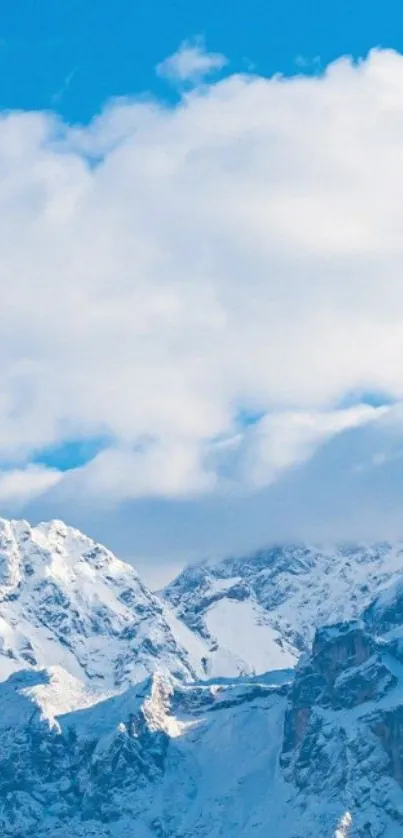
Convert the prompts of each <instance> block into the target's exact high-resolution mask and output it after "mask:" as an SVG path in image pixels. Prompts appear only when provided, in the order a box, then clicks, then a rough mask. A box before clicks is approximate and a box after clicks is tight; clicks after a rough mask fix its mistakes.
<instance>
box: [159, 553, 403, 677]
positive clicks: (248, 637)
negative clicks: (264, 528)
mask: <svg viewBox="0 0 403 838" xmlns="http://www.w3.org/2000/svg"><path fill="white" fill-rule="evenodd" d="M402 575H403V544H389V543H387V542H385V543H380V544H373V545H364V544H359V545H353V546H352V545H341V546H337V547H331V548H314V547H307V546H301V545H286V546H284V545H283V546H278V547H272V548H270V549H267V550H261V551H259V552H257V553H255V554H253V555H249V556H246V557H239V558H227V559H225V560H222V561H219V562H216V563H213V562H202V563H200V564H196V565H191V566H189V567H187V568H186V569H185V570H184V571H183V572H182V573H181V574H180V575H179V576H178V577H177V579H175V580H174V581H173V582H172V583H171V584H170V585H168V586H167V587H166V588H165V590H164V591H163V592H162V596H163V597H164V599H165V601H166V602H168V603H169V604H170V605H171V607H172V608H173V609H174V611H175V614H176V615H177V617H178V618H179V619H180V620H182V621H183V622H184V623H185V624H186V625H187V626H188V628H189V629H191V630H192V631H193V632H194V633H195V634H196V635H197V636H198V637H199V638H200V639H202V640H203V641H204V642H205V643H206V646H207V652H206V655H205V671H206V673H208V674H209V675H210V676H211V677H217V676H219V675H228V676H233V675H236V674H247V673H252V674H253V673H255V672H256V673H261V672H265V671H267V670H269V669H276V668H284V667H290V666H294V665H295V663H296V661H297V660H298V658H299V656H300V654H301V652H303V651H306V650H307V649H308V648H309V647H310V644H311V642H312V639H313V635H314V633H315V629H316V627H317V626H321V625H323V624H325V623H329V622H337V621H342V620H349V619H352V618H354V617H356V616H357V615H358V614H360V612H361V611H362V610H363V608H364V607H365V606H366V605H367V604H368V603H369V602H370V601H371V600H372V599H373V597H374V596H376V594H377V593H378V591H380V590H381V589H382V588H383V587H385V585H388V584H389V583H390V582H392V581H393V580H395V579H398V578H400V577H401V576H402Z"/></svg>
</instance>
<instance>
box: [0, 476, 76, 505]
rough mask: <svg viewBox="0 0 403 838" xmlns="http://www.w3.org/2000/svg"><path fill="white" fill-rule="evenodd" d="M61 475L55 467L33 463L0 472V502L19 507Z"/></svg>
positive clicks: (42, 491)
mask: <svg viewBox="0 0 403 838" xmlns="http://www.w3.org/2000/svg"><path fill="white" fill-rule="evenodd" d="M61 477H62V475H61V472H59V471H57V470H56V469H49V468H45V467H42V466H35V465H29V466H27V467H26V468H21V469H17V468H15V469H9V470H8V471H3V472H0V503H7V504H12V505H13V507H14V508H15V509H19V508H20V507H21V506H24V505H25V504H26V503H28V502H30V501H32V500H34V499H35V498H36V497H38V496H39V495H42V494H43V493H44V492H46V491H48V490H49V489H51V488H53V487H54V486H56V484H57V483H58V482H59V481H60V480H61Z"/></svg>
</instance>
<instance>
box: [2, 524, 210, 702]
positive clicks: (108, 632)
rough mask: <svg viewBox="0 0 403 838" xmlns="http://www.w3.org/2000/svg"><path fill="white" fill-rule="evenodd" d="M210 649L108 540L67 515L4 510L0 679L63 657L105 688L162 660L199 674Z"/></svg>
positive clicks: (160, 665)
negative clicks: (37, 517)
mask: <svg viewBox="0 0 403 838" xmlns="http://www.w3.org/2000/svg"><path fill="white" fill-rule="evenodd" d="M183 643H185V644H187V648H186V649H185V648H184V646H183ZM203 649H204V645H203V643H202V642H200V641H198V639H197V638H196V637H193V636H192V634H191V633H190V632H189V630H188V629H187V628H186V626H184V625H182V624H180V623H179V622H178V621H177V620H176V618H175V616H174V615H173V614H172V613H171V611H170V609H169V608H168V607H167V606H166V605H164V603H162V602H161V600H159V599H158V598H157V597H156V596H154V595H153V594H152V593H151V592H150V591H149V590H148V589H147V587H146V586H145V585H144V584H143V583H142V581H141V580H140V579H139V577H138V575H137V573H136V572H135V571H134V570H133V568H132V567H131V566H130V565H128V564H125V563H124V562H121V561H119V559H117V558H116V557H115V556H114V555H113V554H112V553H111V552H110V551H109V550H107V549H106V548H105V547H103V546H101V545H99V544H96V543H95V542H94V541H92V540H91V539H90V538H87V537H86V536H85V535H83V534H82V533H81V532H79V531H78V530H75V529H73V528H71V527H67V526H66V525H65V524H63V523H62V522H61V521H53V522H51V523H50V524H40V525H39V526H37V527H30V526H29V524H27V523H26V522H25V521H6V520H4V519H0V680H1V679H4V678H5V677H7V675H9V674H10V673H12V672H14V671H16V670H18V669H21V668H26V667H45V668H46V667H52V666H62V667H63V668H64V669H65V670H66V671H67V672H68V673H70V675H72V676H73V677H75V678H78V679H79V680H81V681H83V682H84V683H87V684H91V685H92V686H93V687H94V688H95V687H96V688H97V689H99V690H101V691H104V692H108V691H110V690H115V689H116V688H121V687H123V686H125V685H128V684H130V683H133V682H135V681H141V680H142V679H144V678H145V677H146V676H147V675H148V674H149V673H151V672H154V671H156V670H158V671H160V672H161V671H162V672H164V671H165V672H173V673H174V674H176V675H178V676H179V677H183V678H188V679H189V678H192V677H197V675H199V674H200V671H201V669H200V667H201V664H200V660H201V657H202V656H203Z"/></svg>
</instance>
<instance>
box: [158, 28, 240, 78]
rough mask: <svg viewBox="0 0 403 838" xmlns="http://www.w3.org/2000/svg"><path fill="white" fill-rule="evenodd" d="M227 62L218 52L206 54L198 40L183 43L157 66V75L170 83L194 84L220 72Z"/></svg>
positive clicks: (203, 46)
mask: <svg viewBox="0 0 403 838" xmlns="http://www.w3.org/2000/svg"><path fill="white" fill-rule="evenodd" d="M227 63H228V61H227V59H226V58H225V56H224V55H221V54H220V53H218V52H207V50H206V48H205V45H204V42H203V40H202V39H200V38H196V39H195V40H194V41H184V42H183V43H182V44H181V46H180V47H179V49H178V51H177V52H175V53H174V54H173V55H170V56H169V57H168V58H165V59H164V61H161V63H160V64H158V65H157V68H156V70H157V74H158V75H159V76H161V77H162V78H165V79H168V80H169V81H171V82H179V83H182V82H193V83H196V82H198V81H201V79H203V78H205V76H209V75H210V74H211V73H213V72H215V71H217V70H222V69H223V67H225V66H226V65H227Z"/></svg>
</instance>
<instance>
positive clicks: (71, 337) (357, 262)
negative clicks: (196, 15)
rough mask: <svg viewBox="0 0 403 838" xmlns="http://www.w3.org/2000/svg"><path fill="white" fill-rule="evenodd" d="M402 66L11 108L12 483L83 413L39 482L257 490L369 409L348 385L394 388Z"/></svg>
mask: <svg viewBox="0 0 403 838" xmlns="http://www.w3.org/2000/svg"><path fill="white" fill-rule="evenodd" d="M183 72H185V71H184V70H182V73H183ZM402 83H403V58H402V57H401V56H400V55H398V54H396V53H394V52H390V51H375V52H373V53H372V54H371V55H370V56H369V57H368V58H367V59H366V60H364V61H362V62H360V63H358V64H357V63H352V62H351V61H349V60H347V59H343V60H340V61H338V62H336V63H335V64H333V65H331V66H330V67H329V68H328V69H327V71H326V72H325V73H324V74H323V75H322V76H316V77H303V76H299V77H295V78H292V79H283V78H279V77H275V78H272V79H266V78H262V77H259V76H248V75H246V76H240V75H232V76H228V77H227V78H225V79H222V80H221V81H218V82H216V83H214V84H210V85H208V86H205V85H203V86H202V87H201V88H198V87H196V88H195V89H194V90H192V91H191V92H190V93H189V92H188V93H187V94H186V95H184V96H183V98H182V99H181V101H180V102H179V103H178V104H177V105H176V106H174V107H166V106H163V105H162V104H161V105H159V104H158V102H155V101H152V102H149V103H147V102H145V101H141V102H136V101H134V102H131V101H124V102H122V101H118V102H112V103H110V104H109V105H108V106H107V107H106V109H105V112H104V113H103V114H102V115H101V116H100V117H98V118H96V119H95V120H94V121H93V122H92V123H91V124H90V125H89V126H85V127H77V126H69V125H65V124H62V123H61V122H60V121H59V120H58V119H57V118H56V117H53V116H51V115H49V114H41V113H36V114H30V113H6V114H3V116H2V117H1V120H0V177H1V179H2V192H1V196H0V293H1V310H0V326H1V328H0V351H1V359H2V363H1V367H0V460H1V462H2V463H3V478H2V479H4V480H5V482H4V483H3V486H7V485H10V486H11V483H12V481H11V475H12V474H14V476H18V475H19V476H20V477H21V475H25V476H27V475H31V476H32V475H33V472H32V471H29V469H32V468H34V465H33V464H34V463H37V462H38V457H39V456H40V452H41V450H42V449H45V448H47V447H49V446H52V445H60V444H61V443H62V442H63V440H72V439H73V440H74V439H77V438H80V439H85V438H87V439H91V438H93V437H96V438H104V439H107V440H109V442H108V447H107V448H106V449H105V450H104V451H103V452H100V453H99V454H97V456H96V457H95V458H94V459H93V461H91V462H90V463H89V464H87V465H86V466H82V467H81V468H79V469H73V470H71V471H70V472H69V471H67V472H65V473H64V474H63V475H59V473H57V480H56V478H55V476H54V475H52V474H47V473H46V474H44V475H42V476H43V477H46V480H47V479H48V478H49V479H51V480H53V479H54V483H55V485H54V486H53V484H52V483H48V487H47V491H48V494H49V491H50V488H49V487H51V491H52V492H53V493H55V496H57V497H66V498H69V497H70V498H72V497H74V498H82V497H84V496H85V497H87V498H89V499H91V498H93V499H94V502H95V501H98V500H99V499H100V498H103V499H104V501H106V502H109V501H113V502H114V503H118V502H119V501H120V500H122V499H123V500H128V499H130V498H142V497H151V496H162V497H174V498H181V497H184V496H187V494H188V493H190V494H191V495H192V496H193V497H194V496H197V495H214V496H218V495H220V493H221V494H222V493H223V492H224V493H225V491H226V490H227V488H228V487H229V486H230V487H234V485H238V486H239V487H240V488H241V489H246V490H248V491H249V490H251V489H255V488H256V487H257V486H264V485H266V484H268V483H270V482H273V481H276V480H278V479H279V477H280V476H281V475H283V474H284V473H285V472H287V470H289V469H291V468H292V467H293V465H294V464H296V463H300V462H301V461H303V460H306V459H307V458H309V457H311V456H312V455H314V452H315V450H317V448H318V446H321V445H323V444H325V443H326V444H327V442H328V441H329V440H330V439H331V438H332V436H334V435H335V434H338V435H340V434H344V433H347V432H348V431H347V429H348V427H350V426H352V427H356V426H357V425H361V427H362V428H364V427H366V426H367V423H368V421H369V418H370V420H371V423H372V424H373V423H376V422H378V421H380V417H379V415H378V414H377V413H376V411H373V412H372V413H370V412H368V410H367V409H366V408H358V409H357V410H358V412H357V410H355V409H354V410H352V412H351V411H350V412H348V411H347V412H346V411H345V410H344V411H342V409H341V408H340V404H342V403H343V400H345V399H346V397H348V396H349V395H350V394H351V393H357V392H358V393H359V392H368V391H377V392H383V393H384V394H385V396H387V397H388V398H389V400H391V401H399V400H402V399H403V368H402V364H401V358H402V357H403V330H402V327H401V324H402V319H403V277H402V262H403V235H402V232H403V230H402V226H403V183H401V181H402V179H403V174H402V172H403V170H402V166H401V154H402V152H401V148H402V144H403V120H402V105H401V86H402ZM248 411H249V412H252V413H253V412H255V413H256V414H258V415H261V416H264V417H265V418H263V419H262V420H261V422H260V423H257V425H256V427H254V428H250V427H242V426H241V427H240V425H239V415H240V414H242V412H244V414H246V415H247V414H248ZM39 476H40V475H39V474H37V475H36V477H35V480H36V479H37V478H39ZM42 476H41V479H42ZM18 479H19V478H18ZM21 479H22V478H21ZM7 481H8V483H7ZM10 481H11V483H10ZM45 483H46V481H45ZM45 483H43V484H42V487H43V489H45V488H46V485H45ZM56 483H57V485H56ZM39 485H40V480H39V479H38V482H37V487H39ZM35 491H36V490H35ZM38 491H39V489H38ZM13 493H14V494H13ZM10 496H11V497H13V496H15V490H14V489H12V488H11V489H10ZM3 497H5V495H4V493H3Z"/></svg>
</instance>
